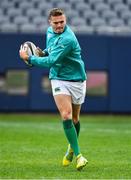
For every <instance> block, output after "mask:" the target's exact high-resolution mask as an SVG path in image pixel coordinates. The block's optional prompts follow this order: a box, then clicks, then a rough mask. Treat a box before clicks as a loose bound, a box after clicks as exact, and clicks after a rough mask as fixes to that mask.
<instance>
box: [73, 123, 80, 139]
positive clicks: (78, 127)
mask: <svg viewBox="0 0 131 180" xmlns="http://www.w3.org/2000/svg"><path fill="white" fill-rule="evenodd" d="M74 126H75V129H76V132H77V137H79V133H80V121H78V122H77V123H76V124H75V123H74Z"/></svg>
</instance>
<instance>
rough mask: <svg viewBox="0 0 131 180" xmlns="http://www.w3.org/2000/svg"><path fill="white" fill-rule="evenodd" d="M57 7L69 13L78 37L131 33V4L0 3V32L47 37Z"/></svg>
mask: <svg viewBox="0 0 131 180" xmlns="http://www.w3.org/2000/svg"><path fill="white" fill-rule="evenodd" d="M53 7H60V8H63V9H64V10H65V12H66V14H67V19H68V24H70V26H71V27H72V29H73V30H75V31H76V32H77V33H81V32H82V33H86V32H87V33H98V34H99V33H101V34H102V33H106V34H108V33H109V34H111V33H112V34H114V33H115V34H116V32H118V29H120V31H119V32H121V33H122V31H123V33H124V34H125V32H126V31H127V32H130V31H131V30H130V27H131V0H63V1H61V0H29V1H27V0H22V1H20V0H3V1H0V32H1V33H3V32H4V30H5V32H18V33H20V32H21V33H24V31H25V32H27V31H28V32H36V33H37V32H39V31H40V32H43V33H44V32H45V31H46V28H47V27H48V22H47V16H48V12H49V10H50V9H51V8H53ZM13 26H14V27H13ZM123 27H124V28H123ZM42 28H43V30H42ZM116 29H117V31H116Z"/></svg>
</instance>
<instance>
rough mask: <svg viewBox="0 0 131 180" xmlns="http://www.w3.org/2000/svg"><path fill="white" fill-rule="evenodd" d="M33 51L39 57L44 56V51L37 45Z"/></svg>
mask: <svg viewBox="0 0 131 180" xmlns="http://www.w3.org/2000/svg"><path fill="white" fill-rule="evenodd" d="M35 53H36V55H37V56H39V57H43V56H45V53H44V52H43V51H42V50H41V49H40V48H39V47H37V48H36V50H35Z"/></svg>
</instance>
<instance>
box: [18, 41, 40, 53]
mask: <svg viewBox="0 0 131 180" xmlns="http://www.w3.org/2000/svg"><path fill="white" fill-rule="evenodd" d="M21 48H22V49H24V50H26V51H27V54H28V55H29V56H32V55H35V56H37V54H36V52H35V50H36V48H37V47H36V45H35V44H34V43H33V42H31V41H26V42H24V43H23V44H22V46H21Z"/></svg>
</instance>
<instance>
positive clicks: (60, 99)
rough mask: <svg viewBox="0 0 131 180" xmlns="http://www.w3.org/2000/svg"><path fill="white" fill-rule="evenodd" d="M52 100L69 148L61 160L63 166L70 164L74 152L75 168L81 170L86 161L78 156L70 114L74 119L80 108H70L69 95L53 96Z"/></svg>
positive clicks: (74, 130)
mask: <svg viewBox="0 0 131 180" xmlns="http://www.w3.org/2000/svg"><path fill="white" fill-rule="evenodd" d="M54 99H55V102H56V105H57V107H58V109H59V112H60V115H61V118H62V119H63V128H64V131H65V134H66V137H67V139H68V142H69V144H70V147H71V148H70V147H69V149H68V151H67V153H66V155H65V156H64V158H63V165H64V166H67V165H69V164H70V162H71V161H72V159H73V152H74V154H75V156H76V161H77V166H76V168H77V169H78V170H81V169H82V168H83V167H84V166H85V165H86V163H87V160H86V159H85V158H84V157H83V156H82V155H81V154H80V149H79V145H78V140H77V132H76V129H75V126H74V123H73V120H72V118H73V117H72V114H73V115H74V117H75V116H76V114H77V112H80V106H72V100H71V96H69V95H62V94H61V95H55V96H54ZM73 108H74V112H73ZM70 155H71V156H70Z"/></svg>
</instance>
